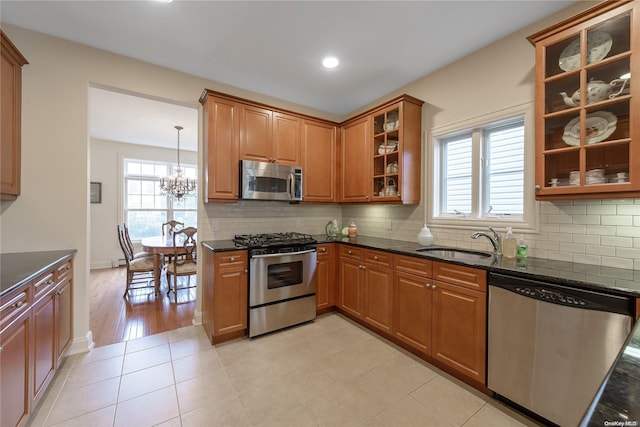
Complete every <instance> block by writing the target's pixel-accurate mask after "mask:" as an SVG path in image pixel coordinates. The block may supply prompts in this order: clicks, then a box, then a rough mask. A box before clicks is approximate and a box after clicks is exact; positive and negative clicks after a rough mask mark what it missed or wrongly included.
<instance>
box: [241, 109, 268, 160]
mask: <svg viewBox="0 0 640 427" xmlns="http://www.w3.org/2000/svg"><path fill="white" fill-rule="evenodd" d="M272 117H273V113H272V111H271V110H267V109H266V108H259V107H254V106H252V105H241V107H240V159H241V160H257V161H262V162H273V161H275V159H274V156H273V146H272V145H273V143H272V141H273V140H272V136H273V134H272Z"/></svg>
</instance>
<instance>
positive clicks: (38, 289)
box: [33, 271, 56, 301]
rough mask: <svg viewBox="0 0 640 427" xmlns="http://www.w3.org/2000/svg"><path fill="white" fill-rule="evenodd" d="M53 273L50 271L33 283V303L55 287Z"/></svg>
mask: <svg viewBox="0 0 640 427" xmlns="http://www.w3.org/2000/svg"><path fill="white" fill-rule="evenodd" d="M53 273H54V272H53V271H50V272H48V273H46V274H44V275H42V276H40V277H38V278H37V279H36V280H34V281H33V293H34V301H35V300H37V299H38V298H40V297H41V296H42V295H45V294H46V293H47V292H49V290H51V289H53V287H54V286H55V285H56V280H55V277H54V274H53Z"/></svg>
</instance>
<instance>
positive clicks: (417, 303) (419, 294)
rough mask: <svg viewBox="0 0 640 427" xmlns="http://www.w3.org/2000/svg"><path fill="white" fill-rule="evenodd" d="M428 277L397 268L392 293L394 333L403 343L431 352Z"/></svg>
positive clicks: (430, 300)
mask: <svg viewBox="0 0 640 427" xmlns="http://www.w3.org/2000/svg"><path fill="white" fill-rule="evenodd" d="M431 284H432V281H431V279H427V278H424V277H420V276H414V275H412V274H406V273H400V272H396V274H395V283H394V293H393V326H394V334H395V336H396V337H397V338H399V339H401V340H402V341H404V342H405V343H407V344H409V345H411V346H412V347H414V348H416V349H418V350H420V351H421V352H423V353H425V354H427V355H428V354H431V314H432V308H431V304H432V295H433V292H432V290H431Z"/></svg>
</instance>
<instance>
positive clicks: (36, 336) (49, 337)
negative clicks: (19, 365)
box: [32, 292, 57, 407]
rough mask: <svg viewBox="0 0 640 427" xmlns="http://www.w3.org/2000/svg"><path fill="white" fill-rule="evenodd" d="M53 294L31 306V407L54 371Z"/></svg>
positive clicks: (37, 399)
mask: <svg viewBox="0 0 640 427" xmlns="http://www.w3.org/2000/svg"><path fill="white" fill-rule="evenodd" d="M54 301H55V294H54V293H53V292H51V293H50V294H48V295H47V296H46V297H44V298H43V299H42V300H40V302H38V303H37V304H36V305H34V306H33V396H32V398H33V405H34V407H35V405H36V404H37V402H38V401H39V400H40V398H41V397H42V395H43V394H44V392H45V390H46V389H47V386H48V385H49V382H50V381H51V378H52V377H53V374H54V372H55V369H56V361H57V358H56V356H55V341H54V340H55V328H56V324H55V309H54V304H55V302H54Z"/></svg>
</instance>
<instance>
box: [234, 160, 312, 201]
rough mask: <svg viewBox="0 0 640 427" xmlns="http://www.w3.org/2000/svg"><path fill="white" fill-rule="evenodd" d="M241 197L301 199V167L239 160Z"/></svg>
mask: <svg viewBox="0 0 640 427" xmlns="http://www.w3.org/2000/svg"><path fill="white" fill-rule="evenodd" d="M240 185H241V186H242V187H241V189H242V191H241V193H240V194H241V198H242V199H247V200H285V201H296V200H302V167H300V166H289V165H280V164H277V163H268V162H256V161H253V160H241V161H240Z"/></svg>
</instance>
